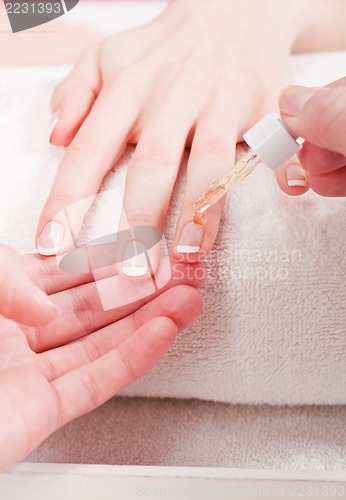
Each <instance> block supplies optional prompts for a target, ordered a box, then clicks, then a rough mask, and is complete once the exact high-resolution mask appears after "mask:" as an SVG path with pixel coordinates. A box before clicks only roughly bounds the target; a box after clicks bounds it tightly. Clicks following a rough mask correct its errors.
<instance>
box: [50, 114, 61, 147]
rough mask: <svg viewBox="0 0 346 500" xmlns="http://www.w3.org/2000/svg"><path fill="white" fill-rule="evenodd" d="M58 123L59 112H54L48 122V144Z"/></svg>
mask: <svg viewBox="0 0 346 500" xmlns="http://www.w3.org/2000/svg"><path fill="white" fill-rule="evenodd" d="M58 122H59V112H58V111H56V112H55V113H54V114H53V116H52V119H51V121H50V122H49V127H48V137H49V142H52V136H53V132H54V130H55V127H56V126H57V125H58Z"/></svg>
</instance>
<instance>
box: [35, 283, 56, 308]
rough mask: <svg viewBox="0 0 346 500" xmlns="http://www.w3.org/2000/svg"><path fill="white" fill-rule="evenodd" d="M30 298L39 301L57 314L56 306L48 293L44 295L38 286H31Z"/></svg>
mask: <svg viewBox="0 0 346 500" xmlns="http://www.w3.org/2000/svg"><path fill="white" fill-rule="evenodd" d="M31 296H32V298H33V299H34V300H35V301H36V302H38V303H40V304H41V305H42V306H44V307H49V308H50V309H53V310H54V311H55V312H56V314H58V308H57V307H56V305H55V304H54V303H53V302H52V301H51V300H50V298H49V297H48V295H46V294H45V293H44V292H43V291H42V290H41V289H40V288H36V287H35V288H33V289H32V292H31Z"/></svg>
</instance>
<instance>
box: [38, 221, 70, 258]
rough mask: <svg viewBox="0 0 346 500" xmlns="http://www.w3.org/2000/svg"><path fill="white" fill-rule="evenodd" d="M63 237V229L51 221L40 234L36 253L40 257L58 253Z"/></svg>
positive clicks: (57, 223)
mask: <svg viewBox="0 0 346 500" xmlns="http://www.w3.org/2000/svg"><path fill="white" fill-rule="evenodd" d="M63 235H64V228H63V226H62V225H61V224H59V222H55V221H51V222H49V223H48V224H47V225H46V226H45V227H44V228H43V231H42V233H41V236H40V239H39V242H38V245H37V251H38V252H39V253H40V254H41V255H45V256H50V255H55V254H56V253H58V251H59V249H60V245H61V242H62V239H63Z"/></svg>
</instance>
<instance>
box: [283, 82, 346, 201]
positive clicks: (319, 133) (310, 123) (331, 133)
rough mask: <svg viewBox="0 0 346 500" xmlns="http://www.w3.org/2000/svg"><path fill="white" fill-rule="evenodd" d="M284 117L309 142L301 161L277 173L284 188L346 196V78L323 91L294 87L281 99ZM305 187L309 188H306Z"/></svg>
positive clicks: (320, 89) (291, 192)
mask: <svg viewBox="0 0 346 500" xmlns="http://www.w3.org/2000/svg"><path fill="white" fill-rule="evenodd" d="M280 109H281V116H282V118H283V120H284V122H285V124H286V125H287V127H288V128H289V129H290V130H291V131H292V132H293V134H295V136H296V137H299V136H300V137H304V138H305V142H304V145H303V149H302V151H301V152H300V153H299V161H300V163H299V162H298V161H290V162H289V163H288V164H287V165H286V166H284V167H283V168H281V169H280V170H279V171H278V172H277V179H278V182H279V185H280V187H281V188H282V189H283V190H284V191H285V192H286V193H288V194H302V193H303V192H305V191H306V190H307V189H309V187H310V188H311V189H313V190H314V191H315V192H316V193H318V194H320V195H323V196H346V78H343V79H342V80H338V81H337V82H334V83H332V84H330V85H328V86H327V87H323V88H305V87H290V88H288V89H287V90H286V91H285V92H284V93H283V95H282V96H281V99H280ZM304 184H305V186H304Z"/></svg>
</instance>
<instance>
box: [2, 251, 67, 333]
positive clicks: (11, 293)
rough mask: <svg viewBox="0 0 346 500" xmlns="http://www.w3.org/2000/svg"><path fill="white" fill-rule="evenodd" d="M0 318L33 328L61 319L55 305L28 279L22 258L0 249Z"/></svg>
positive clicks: (12, 252) (14, 253)
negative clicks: (1, 316)
mask: <svg viewBox="0 0 346 500" xmlns="http://www.w3.org/2000/svg"><path fill="white" fill-rule="evenodd" d="M0 314H1V315H3V316H5V317H6V318H9V319H12V320H14V321H18V322H19V323H23V324H26V325H30V326H36V327H38V326H42V325H46V324H47V323H49V322H50V321H52V320H53V319H55V318H56V317H57V315H58V309H57V307H56V305H55V304H53V302H51V300H50V299H49V298H48V297H47V296H46V294H45V293H44V292H42V290H40V288H38V287H37V286H36V285H35V284H34V283H33V282H32V281H31V279H30V278H29V276H28V274H27V272H26V269H25V265H24V263H23V261H22V258H21V257H20V256H19V255H18V254H17V253H16V252H15V251H14V250H12V249H11V248H8V247H5V246H3V245H0Z"/></svg>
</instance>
